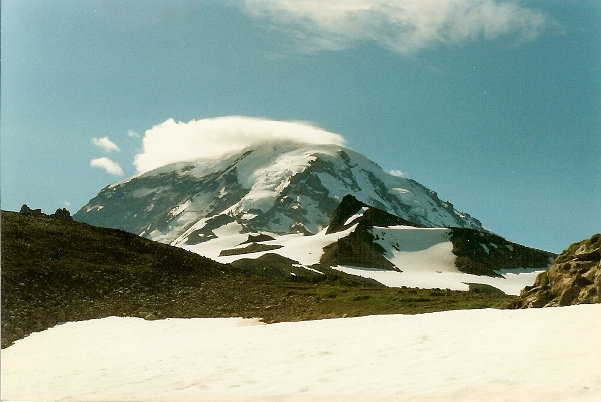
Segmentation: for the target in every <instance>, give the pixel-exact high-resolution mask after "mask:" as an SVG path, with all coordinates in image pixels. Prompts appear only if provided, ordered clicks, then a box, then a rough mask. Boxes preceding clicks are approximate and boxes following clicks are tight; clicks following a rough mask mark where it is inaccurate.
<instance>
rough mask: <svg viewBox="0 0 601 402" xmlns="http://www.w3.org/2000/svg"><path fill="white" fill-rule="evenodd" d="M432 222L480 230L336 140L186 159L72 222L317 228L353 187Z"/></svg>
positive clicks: (127, 226)
mask: <svg viewBox="0 0 601 402" xmlns="http://www.w3.org/2000/svg"><path fill="white" fill-rule="evenodd" d="M349 193H350V194H353V195H354V196H355V197H357V198H358V199H360V200H361V201H363V202H365V203H367V204H369V205H373V206H375V207H377V208H380V209H382V210H385V211H387V212H389V213H391V214H394V215H397V216H399V217H401V218H404V219H406V220H409V221H412V222H415V223H418V224H420V225H424V226H428V227H449V226H454V227H465V228H473V229H477V230H482V225H481V224H480V222H479V221H478V220H477V219H475V218H472V217H470V216H469V215H468V214H466V213H463V212H459V211H457V210H455V209H454V207H453V205H452V204H450V203H449V202H445V201H442V200H440V199H439V198H438V196H437V194H436V193H435V192H434V191H432V190H429V189H427V188H426V187H424V186H422V185H421V184H419V183H417V182H415V181H414V180H411V179H408V178H404V177H399V176H394V175H392V174H390V173H388V172H385V171H384V170H383V169H382V168H381V167H380V166H378V165H377V164H376V163H374V162H373V161H371V160H369V159H368V158H366V157H365V156H363V155H361V154H359V153H357V152H355V151H352V150H350V149H348V148H345V147H342V146H338V145H310V146H299V145H298V144H281V143H278V144H262V145H260V146H254V147H252V148H247V149H244V150H242V151H240V152H236V153H232V154H229V155H226V156H224V157H221V158H219V159H199V160H194V161H184V162H178V163H174V164H170V165H167V166H163V167H161V168H158V169H155V170H152V171H150V172H146V173H144V174H141V175H138V176H135V177H133V178H130V179H127V180H124V181H122V182H119V183H115V184H112V185H110V186H107V187H106V188H104V189H103V190H102V191H101V192H100V193H99V194H98V195H97V196H96V197H94V198H93V199H92V200H90V202H89V203H88V204H87V205H85V206H84V207H82V208H81V209H80V210H79V211H78V212H77V213H76V214H75V216H74V217H75V219H76V220H79V221H83V222H87V223H90V224H94V225H98V226H106V227H115V228H120V229H123V230H126V231H129V232H133V233H136V234H139V235H142V236H145V237H148V238H151V239H153V240H157V241H160V242H164V243H171V244H174V245H192V244H198V243H202V242H205V241H208V240H211V239H213V238H215V234H214V230H215V229H217V228H219V227H221V226H223V225H228V224H230V223H233V222H235V223H237V225H239V229H240V231H241V232H244V233H253V232H269V233H275V234H279V235H283V234H290V233H303V234H316V233H318V232H320V231H321V230H322V229H323V228H324V227H326V226H327V225H328V223H329V220H330V217H331V214H332V212H333V211H334V209H335V208H336V206H337V205H338V203H339V202H340V200H341V199H342V198H343V197H344V196H345V195H346V194H349Z"/></svg>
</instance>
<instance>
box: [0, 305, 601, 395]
mask: <svg viewBox="0 0 601 402" xmlns="http://www.w3.org/2000/svg"><path fill="white" fill-rule="evenodd" d="M599 317H601V305H580V306H571V307H562V308H545V309H529V310H490V309H487V310H467V311H447V312H441V313H431V314H422V315H412V316H411V315H388V316H369V317H361V318H346V319H333V320H321V321H308V322H296V323H279V324H271V325H263V324H261V323H260V322H259V321H258V320H243V319H237V318H232V319H187V320H184V319H168V320H163V321H144V320H142V319H137V318H116V317H110V318H105V319H99V320H91V321H82V322H73V323H67V324H63V325H59V326H56V327H54V328H51V329H49V330H46V331H44V332H40V333H35V334H32V335H31V336H29V337H27V338H25V339H23V340H20V341H18V342H16V343H15V344H14V345H13V346H11V347H9V348H7V349H4V350H3V351H2V400H62V399H67V400H170V401H171V400H248V399H255V400H258V399H260V400H265V399H271V400H282V399H284V400H316V399H317V400H319V399H322V400H333V399H334V400H391V399H393V400H426V401H431V400H474V401H483V400H486V401H490V400H504V401H508V400H509V401H524V400H531V401H544V400H546V401H549V400H553V401H563V400H565V401H593V400H599V399H598V398H599V395H601V370H600V369H599V362H600V361H601V338H600V337H599V334H601V320H599Z"/></svg>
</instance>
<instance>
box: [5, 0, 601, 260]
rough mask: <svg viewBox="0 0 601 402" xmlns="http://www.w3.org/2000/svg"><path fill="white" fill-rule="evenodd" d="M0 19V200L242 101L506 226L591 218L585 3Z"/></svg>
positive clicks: (598, 134) (511, 235) (77, 189)
mask: <svg viewBox="0 0 601 402" xmlns="http://www.w3.org/2000/svg"><path fill="white" fill-rule="evenodd" d="M1 22H2V24H1V29H2V43H1V52H2V55H1V57H2V71H1V74H2V76H1V80H2V82H1V83H2V86H1V123H0V124H1V143H0V144H1V168H2V170H1V180H2V182H1V188H2V194H1V196H2V199H1V202H2V208H3V209H7V210H18V209H19V208H20V206H21V205H22V204H23V203H27V204H28V205H29V206H30V207H33V208H42V209H43V210H45V211H47V212H53V211H54V210H55V209H56V208H59V207H64V206H67V207H68V209H69V210H70V211H71V212H73V213H74V212H75V211H77V210H78V209H79V208H80V207H81V206H83V205H84V204H85V203H86V202H87V201H88V200H89V199H90V198H92V197H93V196H95V195H96V194H97V193H98V191H99V190H100V189H101V188H102V187H104V186H106V185H108V184H110V183H111V182H114V181H117V180H121V179H123V178H125V177H128V176H131V175H133V174H135V173H136V166H135V165H134V163H133V162H134V157H135V156H136V155H140V154H143V153H144V152H145V150H144V148H143V145H142V144H143V143H142V139H143V137H144V136H145V134H146V133H147V132H149V131H152V129H153V127H155V126H157V125H160V124H161V123H163V122H165V121H167V120H168V119H173V120H174V121H175V122H183V123H187V122H189V121H191V120H202V119H208V118H214V117H222V116H249V117H260V118H264V119H272V120H282V121H303V122H310V123H311V124H312V125H314V126H317V127H320V128H322V129H323V130H327V131H328V132H333V133H337V134H339V135H341V136H343V137H344V139H345V140H346V144H347V145H348V146H349V147H351V148H353V149H355V150H357V151H359V152H361V153H363V154H365V155H366V156H368V157H369V158H371V159H373V160H374V161H376V162H377V163H379V164H380V166H382V167H383V168H384V169H386V170H398V171H401V172H403V173H404V174H405V175H407V176H408V177H410V178H413V179H415V180H417V181H419V182H420V183H422V184H424V185H425V186H427V187H429V188H431V189H433V190H435V191H437V192H438V194H439V196H440V197H441V198H442V199H445V200H449V201H451V202H452V203H453V204H454V205H455V207H456V208H458V209H460V210H463V211H466V212H468V213H470V214H471V215H472V216H475V217H477V218H478V219H480V220H481V221H482V223H483V224H484V226H485V227H487V228H488V229H490V230H492V231H494V232H496V233H498V234H500V235H502V236H504V237H506V238H507V239H509V240H512V241H516V242H519V243H523V244H526V245H528V246H533V247H538V248H543V249H547V250H551V251H556V252H558V251H561V250H562V249H564V248H565V247H567V245H569V244H570V243H572V242H574V241H578V240H581V239H583V238H585V237H589V236H590V235H592V234H593V233H595V232H599V231H601V2H598V1H586V0H584V1H578V2H566V1H563V0H562V1H555V0H545V1H542V0H540V1H502V0H469V1H468V0H450V1H448V2H441V1H421V0H420V1H418V0H405V1H400V0H399V1H394V0H389V1H383V0H348V1H341V2H335V1H333V2H328V3H327V5H325V4H324V3H323V2H317V1H292V0H273V1H264V0H227V1H208V0H207V1H175V0H173V1H135V0H132V1H127V2H121V1H113V0H111V1H97V0H95V1H60V2H57V1H55V0H51V1H26V2H25V1H16V0H8V1H7V0H4V1H3V2H2V21H1ZM105 137H106V139H104V138H105ZM94 139H95V140H94ZM234 140H235V139H232V141H234ZM110 144H114V145H116V146H117V148H118V150H116V149H114V147H113V145H110ZM111 147H113V149H112V150H111ZM92 160H95V162H94V165H95V166H92V164H91V161H92ZM111 163H112V164H111ZM117 165H118V166H117Z"/></svg>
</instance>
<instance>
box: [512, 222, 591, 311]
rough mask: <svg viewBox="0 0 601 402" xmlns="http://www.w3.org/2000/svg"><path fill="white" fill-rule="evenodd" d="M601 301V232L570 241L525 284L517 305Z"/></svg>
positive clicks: (554, 304)
mask: <svg viewBox="0 0 601 402" xmlns="http://www.w3.org/2000/svg"><path fill="white" fill-rule="evenodd" d="M585 303H601V234H599V233H597V234H595V235H594V236H592V237H591V238H590V239H587V240H583V241H581V242H578V243H574V244H572V245H571V246H570V247H568V249H566V250H565V251H563V252H562V253H561V254H560V255H559V257H557V259H556V260H555V263H554V264H553V265H552V266H551V268H549V270H547V271H546V272H543V273H541V274H539V275H538V277H537V278H536V282H535V283H534V285H533V286H528V287H526V288H525V289H524V290H523V291H522V293H521V295H520V298H519V300H518V302H517V304H516V306H517V307H550V306H567V305H570V304H585Z"/></svg>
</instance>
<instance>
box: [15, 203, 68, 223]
mask: <svg viewBox="0 0 601 402" xmlns="http://www.w3.org/2000/svg"><path fill="white" fill-rule="evenodd" d="M19 213H20V214H22V215H28V216H45V217H50V218H54V219H60V220H63V221H72V220H73V218H72V217H71V213H70V212H69V211H68V210H67V208H58V209H57V210H56V211H55V212H54V213H53V214H52V215H47V214H45V213H43V212H42V210H41V209H40V208H36V209H31V208H29V206H28V205H27V204H23V206H22V207H21V209H20V210H19Z"/></svg>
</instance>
